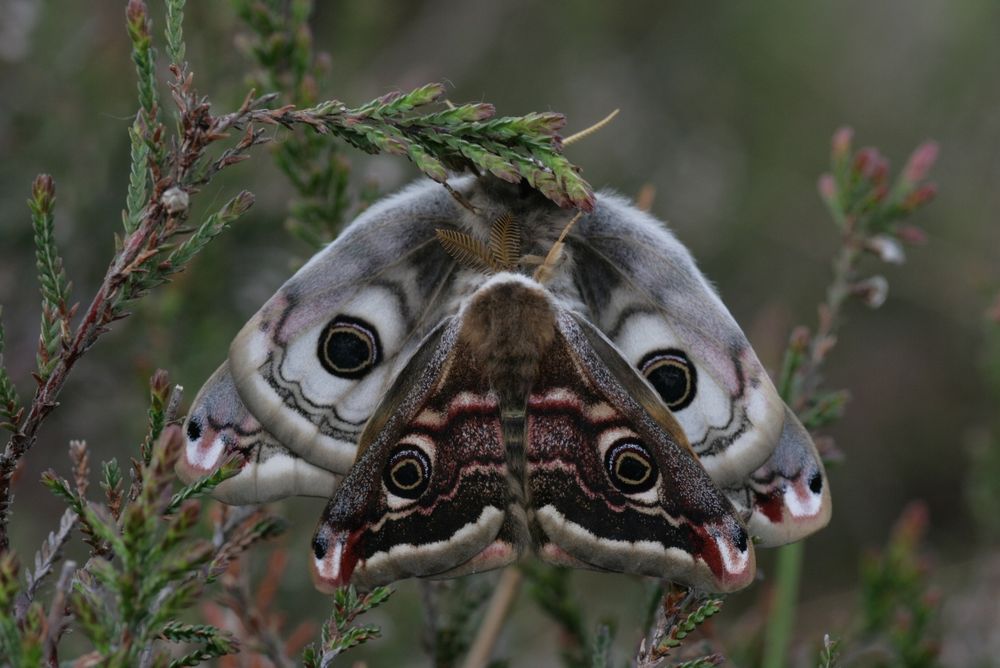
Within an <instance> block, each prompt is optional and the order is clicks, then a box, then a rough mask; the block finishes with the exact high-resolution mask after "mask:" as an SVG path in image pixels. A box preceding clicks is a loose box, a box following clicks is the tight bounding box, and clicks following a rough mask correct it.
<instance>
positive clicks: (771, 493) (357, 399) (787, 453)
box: [178, 178, 830, 591]
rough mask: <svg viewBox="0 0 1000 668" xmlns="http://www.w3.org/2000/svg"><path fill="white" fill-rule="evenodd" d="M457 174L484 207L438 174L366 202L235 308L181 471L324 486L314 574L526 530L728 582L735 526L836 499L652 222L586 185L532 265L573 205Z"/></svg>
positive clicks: (714, 307)
mask: <svg viewBox="0 0 1000 668" xmlns="http://www.w3.org/2000/svg"><path fill="white" fill-rule="evenodd" d="M453 186H454V187H455V188H456V189H457V190H458V191H460V192H461V193H462V195H463V196H464V197H465V199H466V200H467V201H469V202H471V203H472V204H473V206H474V207H475V209H476V210H477V211H478V213H477V214H472V213H470V212H469V211H467V210H465V209H463V208H461V207H460V206H458V204H457V203H456V202H455V200H454V199H452V198H451V197H450V196H449V195H448V194H447V193H446V192H444V191H443V190H441V189H440V188H438V187H436V186H434V185H433V184H427V185H419V186H414V187H411V188H409V189H407V190H405V191H403V192H402V193H400V194H398V195H395V196H392V197H389V198H387V199H385V200H383V201H381V202H379V203H376V204H375V205H373V206H372V207H370V208H369V209H368V210H367V211H366V212H365V213H364V214H363V215H362V216H361V217H359V218H358V219H357V220H356V221H354V222H353V223H352V224H351V225H350V226H349V227H348V228H347V229H346V230H345V231H344V233H343V234H342V235H341V236H340V238H339V239H338V240H337V241H336V242H334V243H333V244H331V245H330V246H329V247H327V248H326V249H324V250H323V251H321V252H320V253H319V254H318V255H317V256H316V257H314V258H313V259H312V260H311V261H310V262H309V263H307V265H306V266H304V267H303V268H302V269H301V270H300V271H299V272H298V273H297V274H296V275H295V276H293V277H292V278H291V279H289V281H288V282H287V283H286V284H285V285H284V286H283V287H282V288H281V289H280V290H279V291H278V293H277V294H276V295H275V296H274V297H272V298H271V299H270V300H269V301H268V302H267V303H266V304H265V305H264V306H263V307H262V308H261V310H260V311H259V312H258V314H257V315H256V316H254V318H253V319H251V321H250V322H249V323H247V325H246V326H245V327H244V328H243V330H242V331H241V332H240V334H239V335H238V336H237V337H236V339H235V340H234V341H233V344H232V346H231V348H230V352H229V358H228V360H227V361H226V362H225V363H224V364H223V365H222V366H221V367H220V369H219V370H218V371H217V372H216V374H215V375H214V376H213V377H212V378H211V379H210V380H209V381H208V382H207V383H206V385H205V387H204V388H203V389H202V391H201V392H200V393H199V396H198V398H197V399H196V400H195V403H194V406H193V407H192V410H191V413H190V414H189V416H188V421H187V423H186V425H185V429H186V433H187V437H188V439H187V446H186V450H185V455H184V457H183V458H182V459H183V461H182V462H181V464H180V465H179V467H178V470H179V472H180V474H181V475H182V477H185V478H186V479H193V478H196V477H198V476H200V475H203V474H204V473H205V472H207V471H210V470H211V469H212V468H213V467H214V466H217V465H218V464H219V463H221V461H223V460H224V459H226V458H227V457H229V456H231V455H233V454H239V455H241V456H242V457H243V461H244V466H243V469H242V470H241V472H240V473H239V474H238V475H237V476H235V477H234V478H232V479H230V480H228V481H226V482H225V483H224V484H223V485H222V486H220V487H219V488H218V489H217V490H216V492H217V495H218V496H219V497H220V498H222V499H223V500H225V501H228V502H236V503H250V502H257V501H265V500H272V499H275V498H280V497H282V496H288V495H292V494H305V495H314V496H324V497H328V498H330V502H329V504H328V505H327V508H326V510H325V512H324V514H323V518H322V520H321V522H320V525H319V527H318V529H317V531H316V534H315V537H314V540H313V545H312V551H313V555H312V565H313V570H314V574H315V576H316V581H317V585H318V586H319V587H320V588H321V589H323V590H329V589H330V588H331V587H334V586H337V585H339V584H343V583H346V582H348V581H350V582H354V583H355V584H358V585H360V586H374V585H378V584H382V583H386V582H390V581H392V580H396V579H399V578H403V577H410V576H421V577H450V576H455V575H461V574H465V573H472V572H478V571H481V570H486V569H489V568H496V567H499V566H502V565H504V564H507V563H510V562H511V561H513V560H514V559H517V558H518V557H519V556H520V555H521V554H523V553H525V552H526V551H528V550H529V548H531V549H533V551H534V552H535V553H536V554H537V555H538V556H539V557H541V558H542V559H544V560H547V561H550V562H553V563H557V564H564V565H570V566H577V567H585V568H593V569H599V570H609V571H621V572H630V573H640V574H645V575H651V576H655V577H661V578H667V579H672V580H676V581H679V582H682V583H685V584H688V585H692V586H698V587H701V588H703V589H707V590H711V591H729V590H732V589H736V588H739V587H741V586H744V585H745V584H747V583H748V582H749V581H750V580H751V579H752V576H753V572H754V553H753V550H754V547H753V541H751V540H750V536H751V535H752V536H755V537H756V540H757V544H758V545H764V546H769V545H778V544H782V543H785V542H789V541H792V540H797V539H799V538H801V537H803V536H805V535H808V534H809V533H811V532H813V531H815V530H817V529H818V528H820V527H822V526H823V525H824V524H825V523H826V522H827V521H828V519H829V516H830V497H829V489H828V485H827V484H826V477H825V473H824V472H823V468H822V465H821V463H820V461H819V457H818V455H817V454H816V450H815V447H814V446H813V444H812V441H811V439H810V437H809V434H808V432H807V431H806V430H805V429H804V428H803V427H802V425H801V423H800V422H799V421H798V420H797V419H796V418H795V416H794V414H793V413H792V412H791V411H790V410H789V409H788V408H787V407H786V406H785V405H784V404H783V402H782V401H781V400H780V398H779V397H778V395H777V393H776V391H775V389H774V387H773V385H772V383H771V381H770V379H769V378H768V376H767V374H766V372H765V371H764V369H763V366H762V365H761V364H760V362H759V360H758V359H757V357H756V355H755V354H754V352H753V349H752V348H751V347H750V345H749V343H748V342H747V340H746V337H745V335H744V334H743V332H742V331H741V330H740V329H739V327H738V326H737V325H736V323H735V322H734V321H733V319H732V317H731V316H730V315H729V312H728V311H727V310H726V308H725V306H724V305H723V304H722V302H721V301H720V300H719V298H718V296H717V295H716V294H715V292H714V291H713V290H712V288H711V287H710V286H709V285H708V283H707V281H706V280H705V279H704V277H703V276H702V275H701V273H700V272H699V271H698V269H697V268H696V266H695V264H694V261H693V260H692V258H691V256H690V254H689V253H688V251H687V250H686V249H685V248H684V247H683V246H682V245H681V244H680V243H679V242H678V241H677V240H676V239H675V238H674V237H673V236H672V235H671V234H670V232H668V231H667V230H666V229H665V228H664V227H663V226H662V224H661V223H659V222H658V221H656V220H655V219H653V218H651V217H649V216H648V215H647V214H645V213H643V212H640V211H638V210H636V209H634V208H633V207H631V206H630V205H629V204H628V203H626V202H625V201H623V200H622V199H620V198H617V197H615V196H612V195H601V196H599V197H598V199H597V204H596V207H595V209H594V211H593V213H591V214H588V215H585V216H583V217H581V218H580V219H579V220H578V222H576V224H575V226H574V227H572V229H571V230H570V232H569V235H568V236H567V238H566V240H565V252H564V253H563V258H562V261H560V262H559V263H557V264H555V265H554V266H553V267H552V268H551V271H549V272H548V274H547V280H546V281H545V283H544V284H540V283H538V282H536V281H534V280H532V279H531V278H529V277H528V275H527V274H531V273H532V272H533V269H534V267H536V266H537V260H532V258H538V257H544V256H545V254H546V252H547V251H548V250H549V249H550V248H552V244H553V243H554V241H555V240H556V238H557V237H558V236H559V234H560V231H562V230H564V229H565V228H566V225H567V221H569V219H570V218H571V215H569V214H567V212H565V211H562V210H560V209H558V208H556V207H555V206H553V205H552V204H551V203H549V202H547V200H544V198H541V197H540V196H539V195H537V193H535V192H534V191H532V190H531V189H525V188H521V187H518V186H511V185H509V184H505V183H501V182H499V181H497V180H496V179H490V178H484V179H478V180H473V179H464V180H461V181H456V182H455V183H454V184H453ZM505 216H506V217H508V218H506V219H504V218H503V217H505ZM509 217H513V220H514V221H516V223H517V227H518V228H519V230H520V234H521V238H520V239H519V241H520V243H519V244H518V246H519V248H518V249H517V250H518V253H517V256H518V259H517V260H516V261H515V260H514V259H513V254H514V251H513V250H511V249H512V248H514V245H513V244H512V243H511V242H510V238H511V236H510V234H507V232H509V231H510V229H512V228H510V227H509V226H507V225H506V223H505V224H504V225H503V226H498V224H497V221H498V220H507V221H508V222H509V220H510V218H509ZM443 229H444V230H454V232H453V233H449V234H448V235H445V236H447V237H448V238H449V239H450V240H451V241H449V242H448V243H455V244H457V245H458V246H462V245H463V244H464V246H463V247H467V248H469V249H471V251H470V252H471V253H472V255H473V256H476V257H479V258H480V260H481V262H478V264H479V265H483V266H487V271H485V272H484V271H480V270H478V269H470V268H469V266H468V264H466V263H463V262H460V261H458V260H457V259H456V258H455V257H454V256H453V255H452V254H450V252H451V251H449V250H448V249H446V247H445V242H443V241H442V239H441V230H443ZM491 234H493V237H495V239H493V238H491ZM463 235H465V236H463ZM477 239H479V240H483V241H482V243H481V244H480V243H479V242H478V241H477ZM487 241H488V242H489V243H490V244H493V247H492V248H487ZM494 242H496V243H494ZM500 246H503V248H501V247H500ZM482 248H486V250H482ZM460 250H461V249H460ZM490 253H492V255H488V254H490Z"/></svg>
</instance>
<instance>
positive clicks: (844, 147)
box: [830, 127, 854, 161]
mask: <svg viewBox="0 0 1000 668" xmlns="http://www.w3.org/2000/svg"><path fill="white" fill-rule="evenodd" d="M852 139H854V130H852V129H851V128H848V127H842V128H839V129H838V130H837V131H836V132H834V133H833V140H832V141H831V142H830V151H831V155H832V156H833V159H834V160H835V161H837V160H843V159H844V158H846V157H847V156H848V155H849V154H850V152H851V140H852Z"/></svg>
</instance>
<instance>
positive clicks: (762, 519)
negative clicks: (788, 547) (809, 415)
mask: <svg viewBox="0 0 1000 668" xmlns="http://www.w3.org/2000/svg"><path fill="white" fill-rule="evenodd" d="M726 492H727V494H729V497H730V499H732V500H733V503H734V504H736V505H737V507H738V508H740V509H741V510H743V511H745V512H746V513H747V514H748V515H749V519H748V520H747V527H748V528H749V529H750V532H751V533H752V534H753V535H755V536H757V537H758V539H759V545H761V546H763V547H775V546H778V545H784V544H785V543H790V542H793V541H796V540H800V539H802V538H804V537H806V536H808V535H809V534H811V533H814V532H816V531H818V530H819V529H822V528H823V527H824V526H826V524H827V523H828V522H829V521H830V515H831V508H832V505H831V501H830V485H829V482H828V480H827V476H826V471H825V470H824V468H823V461H822V459H821V458H820V456H819V453H818V452H817V451H816V446H815V445H814V444H813V442H812V438H810V436H809V432H808V431H807V430H806V428H805V427H804V426H803V425H802V423H801V422H800V421H799V419H798V418H797V417H796V416H795V413H794V412H792V410H791V409H790V408H786V409H785V422H784V426H783V428H782V430H781V437H780V439H779V441H778V447H776V448H775V449H774V452H773V453H772V455H771V458H770V459H769V460H768V461H767V463H766V464H764V465H763V466H761V467H760V468H759V469H757V470H756V471H754V472H753V473H752V474H751V475H750V477H749V478H748V479H747V481H746V482H745V483H744V484H743V485H741V486H739V487H737V488H734V489H733V490H732V491H730V490H726Z"/></svg>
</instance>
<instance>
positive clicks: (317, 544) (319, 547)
mask: <svg viewBox="0 0 1000 668" xmlns="http://www.w3.org/2000/svg"><path fill="white" fill-rule="evenodd" d="M327 547H329V545H327V542H326V536H323V535H317V536H316V537H315V538H313V554H315V555H316V558H317V559H322V558H323V556H324V555H325V554H326V548H327Z"/></svg>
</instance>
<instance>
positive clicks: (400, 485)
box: [382, 444, 431, 499]
mask: <svg viewBox="0 0 1000 668" xmlns="http://www.w3.org/2000/svg"><path fill="white" fill-rule="evenodd" d="M430 479H431V460H430V459H428V457H427V455H426V454H424V451H423V450H421V449H420V448H416V447H414V446H412V445H405V444H404V445H402V446H400V447H399V448H398V449H397V450H396V451H395V452H394V453H392V456H391V457H389V461H388V462H387V463H386V465H385V470H384V471H383V472H382V482H384V483H385V487H386V489H388V490H389V492H390V493H392V494H395V495H396V496H399V497H402V498H404V499H416V498H419V497H420V495H421V494H423V493H424V490H426V489H427V485H428V483H430Z"/></svg>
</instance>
